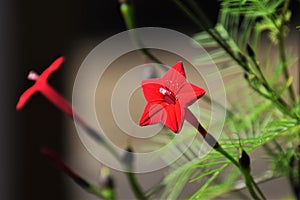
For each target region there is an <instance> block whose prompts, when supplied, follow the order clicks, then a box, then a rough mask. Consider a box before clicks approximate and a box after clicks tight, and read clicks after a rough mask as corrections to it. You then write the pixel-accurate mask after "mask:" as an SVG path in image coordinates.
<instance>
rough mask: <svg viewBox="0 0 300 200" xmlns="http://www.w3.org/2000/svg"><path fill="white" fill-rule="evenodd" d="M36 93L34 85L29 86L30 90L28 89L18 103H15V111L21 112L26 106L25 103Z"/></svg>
mask: <svg viewBox="0 0 300 200" xmlns="http://www.w3.org/2000/svg"><path fill="white" fill-rule="evenodd" d="M35 92H37V88H36V87H35V85H33V86H31V87H30V88H28V89H27V90H26V91H25V92H24V93H23V94H22V95H21V96H20V98H19V101H18V103H17V106H16V109H17V110H21V109H22V108H23V107H24V105H25V104H26V102H27V101H28V100H29V99H30V97H31V96H32V95H33V94H34V93H35Z"/></svg>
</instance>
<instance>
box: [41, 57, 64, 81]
mask: <svg viewBox="0 0 300 200" xmlns="http://www.w3.org/2000/svg"><path fill="white" fill-rule="evenodd" d="M63 62H64V57H63V56H61V57H59V58H57V59H56V60H55V61H54V62H53V63H52V64H51V65H50V66H49V67H48V68H47V69H46V70H45V71H44V72H43V73H42V74H41V76H40V78H41V79H48V77H49V76H50V75H51V74H52V73H53V72H54V71H56V70H57V69H58V68H59V67H60V66H61V64H62V63H63Z"/></svg>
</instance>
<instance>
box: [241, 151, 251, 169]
mask: <svg viewBox="0 0 300 200" xmlns="http://www.w3.org/2000/svg"><path fill="white" fill-rule="evenodd" d="M239 163H240V166H241V167H242V169H246V170H250V157H249V155H248V154H247V152H246V151H245V150H244V149H243V150H242V155H241V157H240V158H239Z"/></svg>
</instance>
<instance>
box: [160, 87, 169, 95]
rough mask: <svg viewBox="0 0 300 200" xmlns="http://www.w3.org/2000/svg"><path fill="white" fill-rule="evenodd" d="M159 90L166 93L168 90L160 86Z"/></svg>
mask: <svg viewBox="0 0 300 200" xmlns="http://www.w3.org/2000/svg"><path fill="white" fill-rule="evenodd" d="M159 92H160V93H162V94H163V95H165V94H166V93H167V90H166V89H165V88H159Z"/></svg>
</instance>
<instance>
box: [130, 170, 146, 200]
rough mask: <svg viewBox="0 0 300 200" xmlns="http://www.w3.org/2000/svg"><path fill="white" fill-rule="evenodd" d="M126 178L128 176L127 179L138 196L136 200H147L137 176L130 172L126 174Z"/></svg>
mask: <svg viewBox="0 0 300 200" xmlns="http://www.w3.org/2000/svg"><path fill="white" fill-rule="evenodd" d="M126 176H127V179H128V180H129V183H130V185H131V188H132V191H133V192H134V195H135V196H136V198H137V199H140V200H146V199H147V197H146V196H145V194H144V192H142V188H141V187H140V185H139V184H138V181H137V179H136V176H135V174H134V173H132V172H130V171H129V172H126Z"/></svg>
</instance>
